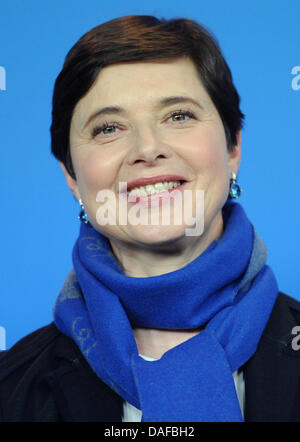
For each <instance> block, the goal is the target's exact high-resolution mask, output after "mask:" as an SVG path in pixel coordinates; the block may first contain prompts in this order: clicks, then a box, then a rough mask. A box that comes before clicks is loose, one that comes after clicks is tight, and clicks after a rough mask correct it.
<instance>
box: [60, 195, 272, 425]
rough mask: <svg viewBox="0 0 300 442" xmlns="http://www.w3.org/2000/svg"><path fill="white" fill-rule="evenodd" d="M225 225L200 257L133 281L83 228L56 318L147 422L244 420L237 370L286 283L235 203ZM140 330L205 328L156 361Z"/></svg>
mask: <svg viewBox="0 0 300 442" xmlns="http://www.w3.org/2000/svg"><path fill="white" fill-rule="evenodd" d="M223 220H224V232H223V234H222V236H221V237H220V238H219V239H218V240H215V241H214V242H213V243H212V244H210V246H209V247H208V248H207V249H206V250H205V251H204V252H203V253H202V254H201V255H200V256H198V257H197V258H196V259H194V260H193V261H192V262H190V263H189V264H188V265H186V266H185V267H183V268H181V269H179V270H176V271H173V272H170V273H166V274H162V275H159V276H151V277H147V278H136V277H130V276H127V275H125V274H124V272H123V270H122V269H121V267H120V266H119V264H118V262H117V260H116V258H115V257H114V255H113V253H112V249H111V246H110V243H109V241H108V239H107V238H106V237H105V236H103V235H102V234H100V233H99V232H97V231H96V230H95V229H94V228H93V227H92V226H91V224H89V223H88V224H82V225H81V227H80V235H79V237H78V239H77V241H76V243H75V246H74V249H73V265H74V269H72V271H71V272H70V274H69V276H68V278H67V280H66V281H65V283H64V285H63V287H62V290H61V292H60V294H59V296H58V298H57V300H56V304H55V307H54V320H55V323H56V325H57V327H58V328H59V329H60V330H61V331H62V332H63V333H64V334H66V335H67V336H69V337H70V338H72V339H73V340H74V341H75V342H76V344H77V345H78V347H79V348H80V350H81V352H82V354H83V355H84V357H85V358H86V360H87V361H88V363H89V365H90V366H91V367H92V369H93V370H94V371H95V373H96V374H97V375H98V376H99V378H101V379H102V381H104V382H105V383H106V384H107V385H108V386H109V387H111V388H112V389H113V390H114V391H115V392H117V393H118V394H119V395H120V396H121V397H122V398H124V399H125V400H126V401H128V402H129V403H131V404H132V405H134V406H135V407H137V408H139V409H141V410H142V420H143V421H145V422H146V421H147V422H188V421H189V422H198V421H200V422H201V421H204V422H218V421H219V422H230V421H242V420H243V419H242V414H241V410H240V406H239V402H238V398H237V395H236V390H235V385H234V380H233V376H232V374H233V372H234V371H236V370H237V369H238V368H239V367H241V366H242V365H243V364H244V363H245V362H246V361H247V360H248V359H249V358H250V357H251V356H252V355H253V354H254V352H255V351H256V348H257V345H258V342H259V339H260V337H261V334H262V332H263V330H264V328H265V326H266V323H267V321H268V319H269V316H270V313H271V310H272V308H273V305H274V302H275V300H276V297H277V294H278V287H277V283H276V279H275V277H274V275H273V272H272V270H271V269H270V268H269V267H268V266H267V265H266V257H267V252H266V247H265V245H264V243H263V242H262V241H261V239H260V238H259V237H258V235H257V233H256V231H255V229H254V227H253V226H252V224H251V222H250V221H249V220H248V218H247V216H246V214H245V212H244V210H243V208H242V207H241V206H240V205H239V204H238V203H236V202H232V201H229V202H227V203H226V205H225V206H224V208H223ZM134 327H150V328H161V329H194V328H198V327H203V330H202V331H201V332H200V333H199V334H198V335H196V336H194V337H192V338H191V339H189V340H187V341H185V342H183V343H182V344H180V345H178V346H176V347H174V348H172V349H170V350H169V351H167V352H166V353H165V354H164V355H163V356H162V357H161V358H160V359H159V360H156V361H151V362H150V361H146V360H144V359H142V358H141V357H140V356H139V354H138V349H137V346H136V342H135V338H134V335H133V331H132V328H134Z"/></svg>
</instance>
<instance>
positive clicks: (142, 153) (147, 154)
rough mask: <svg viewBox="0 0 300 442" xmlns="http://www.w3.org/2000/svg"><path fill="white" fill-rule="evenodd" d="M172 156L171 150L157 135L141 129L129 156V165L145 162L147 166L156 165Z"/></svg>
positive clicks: (136, 135) (152, 131)
mask: <svg viewBox="0 0 300 442" xmlns="http://www.w3.org/2000/svg"><path fill="white" fill-rule="evenodd" d="M170 155H171V151H170V148H169V147H168V146H166V144H164V143H163V142H162V141H161V140H160V138H159V137H158V135H157V133H156V132H155V131H154V130H151V129H149V128H148V129H140V130H138V131H137V132H136V134H135V139H134V141H133V144H132V145H131V149H130V151H129V153H128V156H127V163H128V164H129V165H133V164H135V163H139V162H144V163H146V164H147V165H149V166H150V165H155V163H157V162H158V161H159V159H162V158H168V157H170Z"/></svg>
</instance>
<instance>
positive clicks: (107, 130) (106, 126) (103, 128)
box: [92, 122, 118, 138]
mask: <svg viewBox="0 0 300 442" xmlns="http://www.w3.org/2000/svg"><path fill="white" fill-rule="evenodd" d="M117 128H118V125H117V123H107V122H105V123H103V124H101V125H100V126H96V127H94V128H93V130H92V137H93V138H94V137H96V136H97V135H99V134H101V133H102V134H103V135H104V136H109V135H113V134H114V133H115V132H116V129H117Z"/></svg>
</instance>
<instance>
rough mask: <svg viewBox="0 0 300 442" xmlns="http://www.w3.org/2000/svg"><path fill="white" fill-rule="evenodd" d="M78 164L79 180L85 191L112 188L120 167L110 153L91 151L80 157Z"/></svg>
mask: <svg viewBox="0 0 300 442" xmlns="http://www.w3.org/2000/svg"><path fill="white" fill-rule="evenodd" d="M78 166H79V167H78V170H79V181H80V183H81V187H82V188H83V191H85V193H90V192H92V193H94V192H96V193H97V192H98V191H99V190H102V189H111V188H112V186H113V184H114V181H115V177H116V173H117V170H118V167H117V162H116V161H114V160H113V159H112V158H111V155H109V154H108V153H107V154H106V155H105V154H103V152H99V150H96V149H95V150H93V151H90V152H88V153H87V154H86V155H85V156H84V157H82V158H80V159H79V161H78ZM93 191H94V192H93Z"/></svg>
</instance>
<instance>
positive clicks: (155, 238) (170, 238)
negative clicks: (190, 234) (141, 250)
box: [128, 225, 186, 245]
mask: <svg viewBox="0 0 300 442" xmlns="http://www.w3.org/2000/svg"><path fill="white" fill-rule="evenodd" d="M185 229H186V226H182V225H179V226H152V225H148V226H142V225H140V226H131V228H130V231H128V235H129V236H130V238H131V239H132V240H136V241H137V242H139V243H143V244H148V245H154V244H156V245H160V244H168V243H172V242H174V241H178V240H180V239H181V238H183V237H184V236H185Z"/></svg>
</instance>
